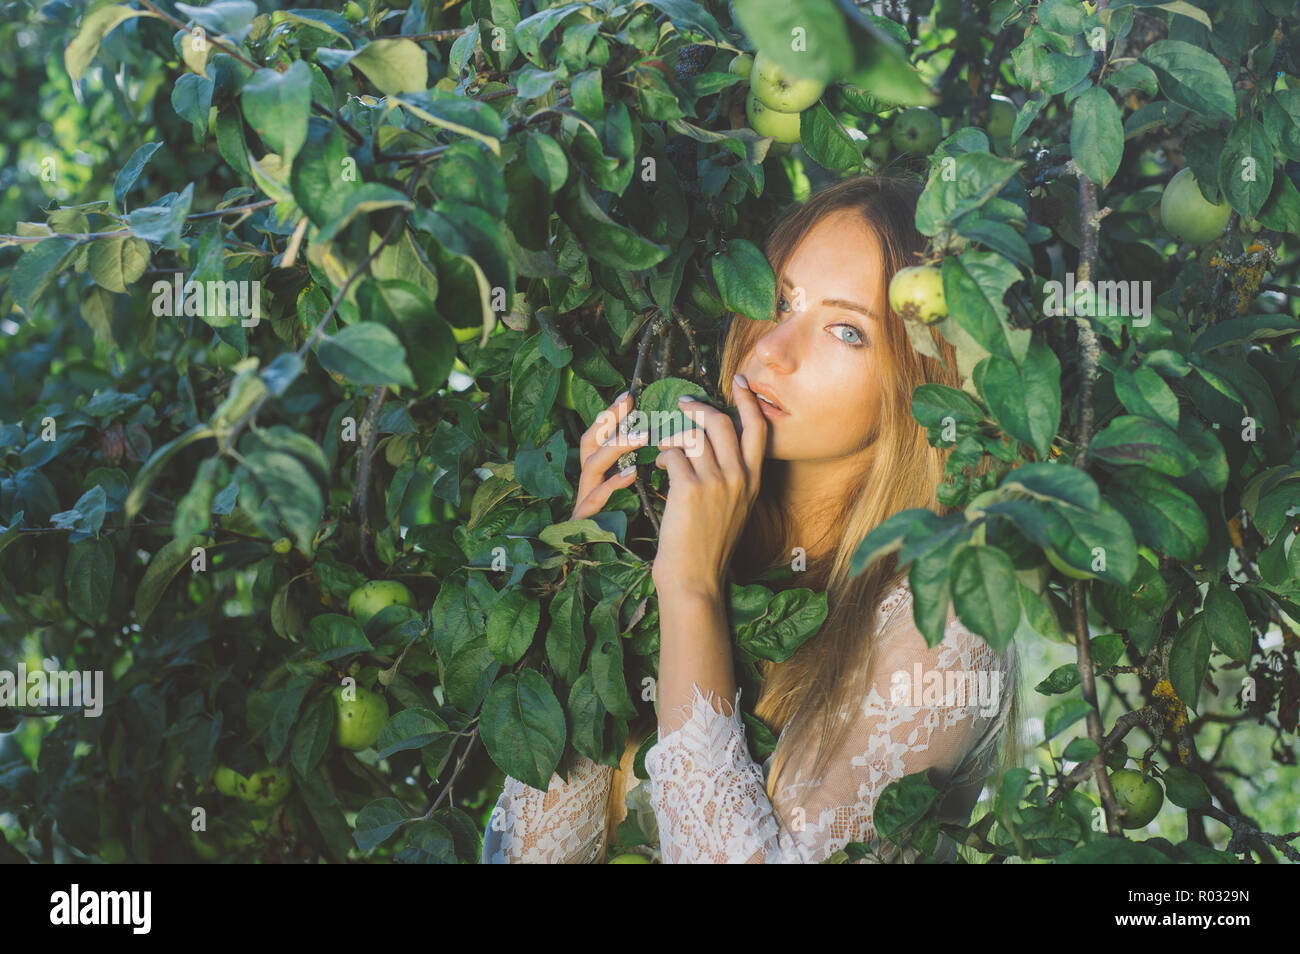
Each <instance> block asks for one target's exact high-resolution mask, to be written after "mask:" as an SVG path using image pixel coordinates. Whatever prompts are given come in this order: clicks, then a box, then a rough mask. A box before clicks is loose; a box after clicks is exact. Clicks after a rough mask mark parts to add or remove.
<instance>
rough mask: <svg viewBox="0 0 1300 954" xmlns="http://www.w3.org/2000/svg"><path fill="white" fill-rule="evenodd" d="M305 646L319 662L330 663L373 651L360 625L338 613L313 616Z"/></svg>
mask: <svg viewBox="0 0 1300 954" xmlns="http://www.w3.org/2000/svg"><path fill="white" fill-rule="evenodd" d="M307 646H308V648H309V649H311V650H312V651H313V652H315V653H316V659H317V660H319V661H320V662H332V661H333V660H335V659H342V658H344V657H345V656H355V655H357V654H358V653H364V652H369V651H370V650H372V649H374V647H373V646H372V645H371V644H370V640H368V639H366V634H365V632H364V631H363V630H362V629H361V624H360V623H358V622H357V621H356V620H354V619H353V618H352V617H350V616H344V615H342V614H340V613H321V614H320V615H319V616H313V617H312V621H311V623H310V624H309V625H308V629H307Z"/></svg>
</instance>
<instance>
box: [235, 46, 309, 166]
mask: <svg viewBox="0 0 1300 954" xmlns="http://www.w3.org/2000/svg"><path fill="white" fill-rule="evenodd" d="M311 76H312V74H311V68H310V67H309V66H308V65H307V61H306V60H294V61H293V63H292V65H290V67H289V69H287V70H286V71H285V72H283V73H280V72H277V71H275V70H268V69H261V70H258V71H257V72H256V73H254V74H253V75H252V76H251V77H249V78H248V80H247V81H246V82H245V83H244V88H243V91H242V92H241V94H240V101H241V103H242V104H243V110H244V118H245V119H247V120H248V124H249V125H250V126H252V127H253V129H254V130H255V131H256V132H257V134H258V136H260V137H261V138H262V141H263V142H264V143H266V144H267V145H268V146H269V147H270V148H271V151H272V152H274V153H276V154H277V155H279V156H280V159H281V161H282V162H283V163H284V165H285V166H291V165H292V164H293V160H294V157H295V156H297V155H298V150H300V149H301V148H302V146H303V143H305V142H306V141H307V119H308V117H309V116H310V114H311Z"/></svg>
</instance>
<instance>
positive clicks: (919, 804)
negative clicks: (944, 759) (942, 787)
mask: <svg viewBox="0 0 1300 954" xmlns="http://www.w3.org/2000/svg"><path fill="white" fill-rule="evenodd" d="M938 797H939V791H938V789H936V788H935V787H934V786H933V785H931V784H930V780H929V778H928V777H927V773H925V772H916V773H914V774H911V775H905V776H903V777H902V778H900V779H896V780H894V781H892V782H890V783H889V784H888V785H886V786H885V789H884V791H882V792H881V793H880V798H878V799H877V800H876V809H875V815H874V822H875V825H876V831H878V832H879V833H880V834H881V835H882V836H884V837H885V838H888V839H890V840H891V841H893V840H896V839H898V838H901V837H902V836H903V835H904V834H905V833H906V832H907V830H908V829H909V828H911V827H912V826H913V825H915V824H916V823H917V822H919V821H920V820H921V819H922V818H924V817H925V814H926V812H928V811H929V810H930V807H931V806H932V805H933V804H934V803H935V801H936V800H937V799H938Z"/></svg>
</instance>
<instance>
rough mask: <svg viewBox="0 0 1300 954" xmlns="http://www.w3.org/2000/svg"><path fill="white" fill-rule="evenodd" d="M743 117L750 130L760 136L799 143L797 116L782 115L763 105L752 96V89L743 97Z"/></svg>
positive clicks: (796, 114) (790, 114) (794, 114)
mask: <svg viewBox="0 0 1300 954" xmlns="http://www.w3.org/2000/svg"><path fill="white" fill-rule="evenodd" d="M745 117H746V118H747V119H748V120H749V125H750V128H752V129H753V130H754V132H756V133H758V134H759V135H760V136H771V137H772V138H773V139H775V140H776V141H777V142H798V141H799V114H798V113H783V112H781V111H780V110H777V109H772V108H771V107H770V106H766V105H764V103H763V101H762V100H761V99H759V98H758V97H757V96H756V95H754V90H753V88H752V87H751V88H750V90H749V95H748V96H746V97H745Z"/></svg>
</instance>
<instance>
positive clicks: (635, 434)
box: [627, 431, 650, 441]
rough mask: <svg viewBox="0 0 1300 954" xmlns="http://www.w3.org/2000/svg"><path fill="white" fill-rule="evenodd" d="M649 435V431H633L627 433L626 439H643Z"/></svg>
mask: <svg viewBox="0 0 1300 954" xmlns="http://www.w3.org/2000/svg"><path fill="white" fill-rule="evenodd" d="M649 436H650V432H649V431H633V432H632V433H630V434H628V435H627V439H628V440H630V441H643V440H645V439H646V438H648V437H649Z"/></svg>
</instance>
